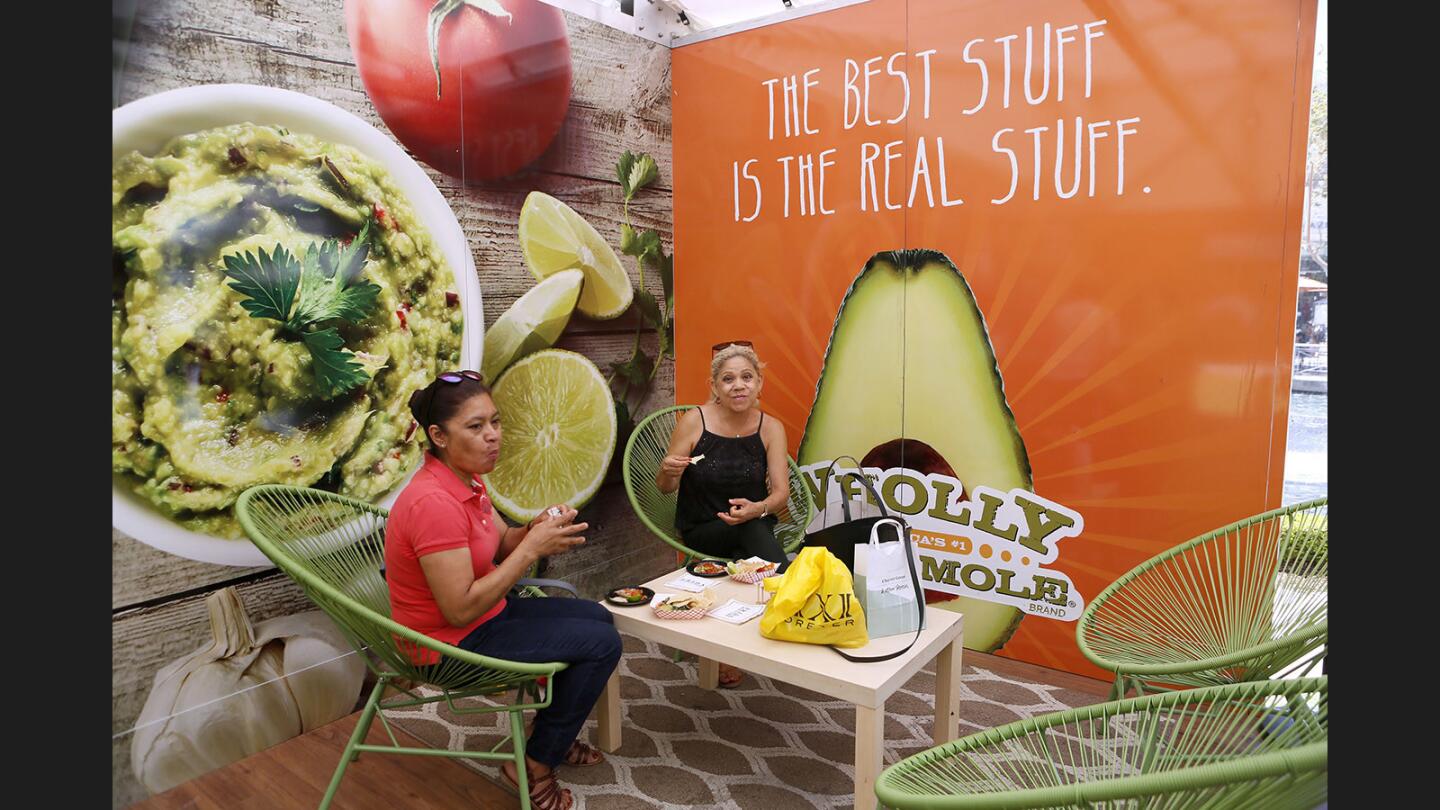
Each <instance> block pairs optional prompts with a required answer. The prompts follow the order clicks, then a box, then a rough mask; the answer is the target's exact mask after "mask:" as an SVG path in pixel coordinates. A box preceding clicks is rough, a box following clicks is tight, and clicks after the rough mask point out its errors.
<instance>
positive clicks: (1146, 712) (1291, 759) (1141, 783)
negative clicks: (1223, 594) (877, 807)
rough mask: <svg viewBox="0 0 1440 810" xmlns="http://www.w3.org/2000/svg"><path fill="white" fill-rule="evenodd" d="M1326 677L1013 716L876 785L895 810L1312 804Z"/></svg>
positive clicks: (1325, 716) (1323, 756) (1318, 799)
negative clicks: (1028, 716) (1016, 718)
mask: <svg viewBox="0 0 1440 810" xmlns="http://www.w3.org/2000/svg"><path fill="white" fill-rule="evenodd" d="M1328 683H1329V681H1328V679H1327V678H1325V677H1319V678H1300V679H1292V680H1276V681H1259V682H1252V683H1241V684H1227V685H1224V686H1214V687H1206V688H1203V689H1191V690H1186V691H1182V692H1168V693H1164V694H1158V695H1149V696H1146V697H1140V698H1130V699H1128V700H1120V701H1114V702H1110V703H1100V704H1096V705H1094V706H1087V707H1085V708H1081V709H1071V710H1068V711H1064V712H1058V713H1056V714H1049V715H1044V716H1042V717H1035V718H1031V719H1028V720H1020V721H1018V722H1014V723H1008V724H1006V725H1003V726H997V727H996V728H992V729H989V730H986V731H982V732H979V733H977V734H972V735H970V736H968V737H964V738H961V739H959V740H955V741H954V742H950V743H945V744H944V745H940V746H937V747H935V748H931V749H930V750H928V751H923V752H921V753H919V754H914V755H912V756H910V757H907V758H905V759H903V760H901V761H900V762H897V763H896V764H894V765H892V766H890V767H889V768H886V769H885V770H884V771H883V772H882V773H881V774H880V777H879V779H878V780H877V781H876V786H875V793H876V795H877V796H878V797H879V798H880V800H881V801H882V802H884V804H885V805H886V806H887V807H893V808H900V809H901V810H906V809H908V808H920V807H924V808H934V807H953V808H960V807H963V808H996V809H997V810H998V808H1035V807H1089V806H1093V805H1094V804H1096V803H1109V802H1114V803H1115V804H1113V805H1110V804H1105V805H1103V806H1115V807H1154V808H1167V810H1170V809H1172V808H1187V807H1206V808H1259V807H1263V808H1266V810H1283V808H1296V810H1312V808H1314V807H1316V806H1317V805H1319V804H1321V803H1322V802H1324V801H1325V799H1326V795H1327V787H1326V775H1327V771H1328V767H1329V766H1328V760H1329V757H1328V752H1327V747H1328V743H1327V739H1328V735H1329V702H1328V697H1329V686H1328ZM1135 800H1140V801H1138V802H1137V801H1135Z"/></svg>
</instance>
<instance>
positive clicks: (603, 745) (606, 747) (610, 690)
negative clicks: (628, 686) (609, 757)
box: [595, 668, 620, 753]
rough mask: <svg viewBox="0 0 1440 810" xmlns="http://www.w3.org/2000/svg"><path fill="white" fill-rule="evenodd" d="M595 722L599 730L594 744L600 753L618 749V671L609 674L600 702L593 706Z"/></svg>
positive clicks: (617, 669)
mask: <svg viewBox="0 0 1440 810" xmlns="http://www.w3.org/2000/svg"><path fill="white" fill-rule="evenodd" d="M595 722H596V725H598V726H599V728H597V729H596V735H597V736H598V738H599V739H597V740H596V743H597V744H598V745H599V746H600V750H601V751H605V752H607V753H613V752H614V751H615V749H617V748H619V747H620V670H619V668H616V670H615V671H614V672H612V673H610V680H608V681H606V682H605V691H604V692H602V693H601V694H600V702H599V703H598V704H596V706H595Z"/></svg>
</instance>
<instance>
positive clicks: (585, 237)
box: [520, 191, 635, 320]
mask: <svg viewBox="0 0 1440 810" xmlns="http://www.w3.org/2000/svg"><path fill="white" fill-rule="evenodd" d="M520 252H521V253H523V254H524V255H525V264H526V265H527V266H529V268H530V272H531V273H533V274H534V275H535V278H537V279H541V280H543V279H545V278H547V277H549V276H551V275H553V274H555V273H558V272H560V271H561V270H569V269H571V268H579V269H581V270H584V271H585V287H584V289H582V290H581V291H580V301H579V303H577V304H576V309H579V310H580V312H581V314H583V315H585V316H586V317H589V318H595V319H597V320H608V319H610V318H617V317H619V316H620V314H621V313H622V312H624V311H625V310H626V309H627V308H628V307H629V306H630V301H631V299H633V298H634V297H635V290H634V288H633V287H631V286H630V277H629V276H627V275H626V274H625V267H624V266H623V265H621V264H620V257H619V256H616V255H615V251H614V250H613V249H612V248H611V247H610V243H609V242H606V241H605V240H604V239H602V238H601V236H600V233H599V232H598V231H596V230H595V229H594V228H593V227H591V225H590V223H588V222H586V221H585V220H584V219H582V218H581V217H580V215H579V214H577V213H575V212H574V211H573V210H571V208H570V206H568V205H566V204H565V203H563V202H560V201H559V200H557V199H555V198H554V197H551V196H550V195H549V194H545V193H544V192H540V191H532V192H530V196H528V197H526V198H525V205H524V206H523V207H522V208H521V209H520Z"/></svg>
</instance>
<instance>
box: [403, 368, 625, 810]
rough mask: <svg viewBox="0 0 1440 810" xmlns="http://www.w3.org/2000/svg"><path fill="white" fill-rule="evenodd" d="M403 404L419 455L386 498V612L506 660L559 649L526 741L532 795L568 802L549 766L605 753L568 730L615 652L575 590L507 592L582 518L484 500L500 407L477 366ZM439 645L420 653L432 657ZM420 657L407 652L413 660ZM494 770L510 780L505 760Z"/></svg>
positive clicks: (604, 614) (601, 683)
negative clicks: (414, 468)
mask: <svg viewBox="0 0 1440 810" xmlns="http://www.w3.org/2000/svg"><path fill="white" fill-rule="evenodd" d="M410 412H411V414H413V415H414V417H415V421H416V422H418V423H419V424H420V426H421V427H422V428H423V429H424V434H425V437H426V438H427V439H428V441H429V452H427V453H426V454H425V464H424V466H423V467H422V468H421V469H420V471H419V472H417V473H416V474H415V477H414V478H413V479H412V480H411V481H410V483H409V484H408V485H406V487H405V490H404V491H403V492H401V493H400V497H399V499H398V500H396V502H395V506H394V508H393V509H391V510H390V518H389V520H388V522H387V523H386V529H385V567H386V580H387V582H388V583H389V586H390V609H391V615H392V616H393V617H394V619H395V621H397V622H399V623H401V624H403V625H405V626H406V627H410V628H412V629H415V630H418V631H419V632H422V633H424V634H426V635H428V636H431V637H432V638H436V639H439V640H440V641H444V642H446V643H447V644H453V645H454V646H456V647H460V648H461V649H465V650H470V651H472V652H477V653H480V654H482V655H489V656H494V657H496V658H504V659H507V660H510V661H523V662H529V663H540V662H545V661H564V662H566V663H568V664H569V666H568V667H567V668H566V669H564V670H563V671H561V672H560V673H558V674H556V675H555V676H554V678H553V680H554V697H553V700H552V702H551V704H550V706H548V707H547V708H544V709H541V710H539V711H538V712H536V715H535V723H534V727H533V730H532V731H531V732H530V734H529V739H528V741H527V742H526V744H525V759H526V763H527V771H528V773H529V779H530V800H531V804H532V805H533V806H534V807H535V808H537V810H566V808H569V807H570V806H571V804H572V801H573V797H572V796H571V794H570V791H568V790H565V789H562V788H560V787H559V786H558V785H557V784H556V783H555V774H554V771H553V769H554V768H555V766H557V765H559V764H561V763H565V764H568V765H594V764H596V763H599V762H600V761H601V760H602V759H603V757H602V755H601V754H600V752H599V751H597V750H596V749H595V748H593V747H591V746H590V745H587V744H586V743H584V742H581V741H579V740H577V739H576V735H577V734H578V733H579V731H580V727H581V726H582V725H583V724H584V722H585V718H586V717H587V716H588V715H589V714H590V710H591V709H592V708H593V707H594V705H595V702H596V700H598V699H599V697H600V693H601V691H602V690H603V689H604V687H605V682H606V681H607V680H608V679H609V677H610V673H611V672H612V671H614V669H615V665H616V663H618V662H619V660H620V649H621V643H620V634H619V633H617V632H616V631H615V626H614V624H613V622H612V621H611V619H610V613H609V612H608V611H606V610H605V609H604V608H603V607H601V606H600V605H599V604H597V603H595V602H591V601H588V600H583V599H506V598H505V594H506V593H507V592H509V590H510V588H511V587H512V586H513V585H514V584H515V582H516V580H518V579H520V578H521V577H523V576H524V575H525V574H526V572H528V571H529V570H530V568H531V566H532V565H534V564H535V562H536V561H538V560H539V559H540V558H542V557H548V556H551V555H555V554H563V553H565V552H566V551H569V550H570V549H572V548H574V547H575V546H578V545H580V544H581V543H583V542H585V538H584V537H583V536H581V534H580V533H581V532H583V531H584V530H585V529H586V528H587V527H588V525H589V524H586V523H572V522H571V521H572V520H573V519H574V517H575V510H574V509H571V508H570V507H569V506H566V505H564V504H557V505H556V508H558V510H559V514H558V515H555V516H552V515H550V514H549V512H550V511H551V510H546V512H542V513H541V516H540V518H537V519H536V520H534V521H532V522H531V523H530V524H529V525H527V526H506V525H505V523H504V521H502V520H501V519H500V518H499V516H498V515H496V514H495V511H494V510H493V509H491V507H490V498H489V497H488V496H487V495H486V493H485V485H484V484H482V483H481V482H480V476H481V475H482V474H484V473H487V472H489V471H490V470H492V469H494V468H495V461H496V459H498V458H499V456H500V413H499V411H498V410H497V409H496V407H495V402H494V400H493V399H491V397H490V389H489V388H487V387H486V386H485V384H484V382H483V380H482V379H481V377H480V375H479V374H478V373H476V372H474V371H464V372H447V373H445V374H441V375H440V376H439V378H437V379H436V380H435V381H433V382H431V383H430V384H429V385H428V386H426V387H425V388H422V389H420V390H419V391H416V392H415V394H414V395H413V396H412V397H410ZM438 658H439V656H438V654H435V653H430V658H429V660H428V661H420V662H421V663H438ZM418 660H419V659H417V661H418ZM501 772H502V774H503V775H504V777H505V779H506V780H507V781H509V782H510V784H511V785H512V786H515V785H517V784H518V780H517V779H516V774H515V771H514V764H513V763H510V762H506V763H505V764H504V765H503V766H502V768H501Z"/></svg>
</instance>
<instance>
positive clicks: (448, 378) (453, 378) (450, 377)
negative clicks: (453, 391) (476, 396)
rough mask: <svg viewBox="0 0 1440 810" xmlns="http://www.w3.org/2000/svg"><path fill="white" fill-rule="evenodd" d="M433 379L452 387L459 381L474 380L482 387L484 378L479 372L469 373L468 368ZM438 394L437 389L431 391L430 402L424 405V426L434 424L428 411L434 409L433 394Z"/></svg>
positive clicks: (448, 372)
mask: <svg viewBox="0 0 1440 810" xmlns="http://www.w3.org/2000/svg"><path fill="white" fill-rule="evenodd" d="M435 379H436V380H438V381H439V382H443V383H450V384H451V385H454V384H455V383H458V382H460V381H461V380H474V381H475V382H478V383H480V384H481V385H484V384H485V377H484V376H482V375H481V374H480V372H478V371H471V370H470V369H468V368H467V369H462V370H460V371H447V372H445V373H443V374H441V375H440V376H438V377H436V378H435ZM438 392H439V389H435V390H432V391H431V392H430V401H428V402H426V403H425V424H426V425H432V424H434V423H433V422H431V421H430V411H431V409H432V408H434V407H435V394H436V393H438Z"/></svg>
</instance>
